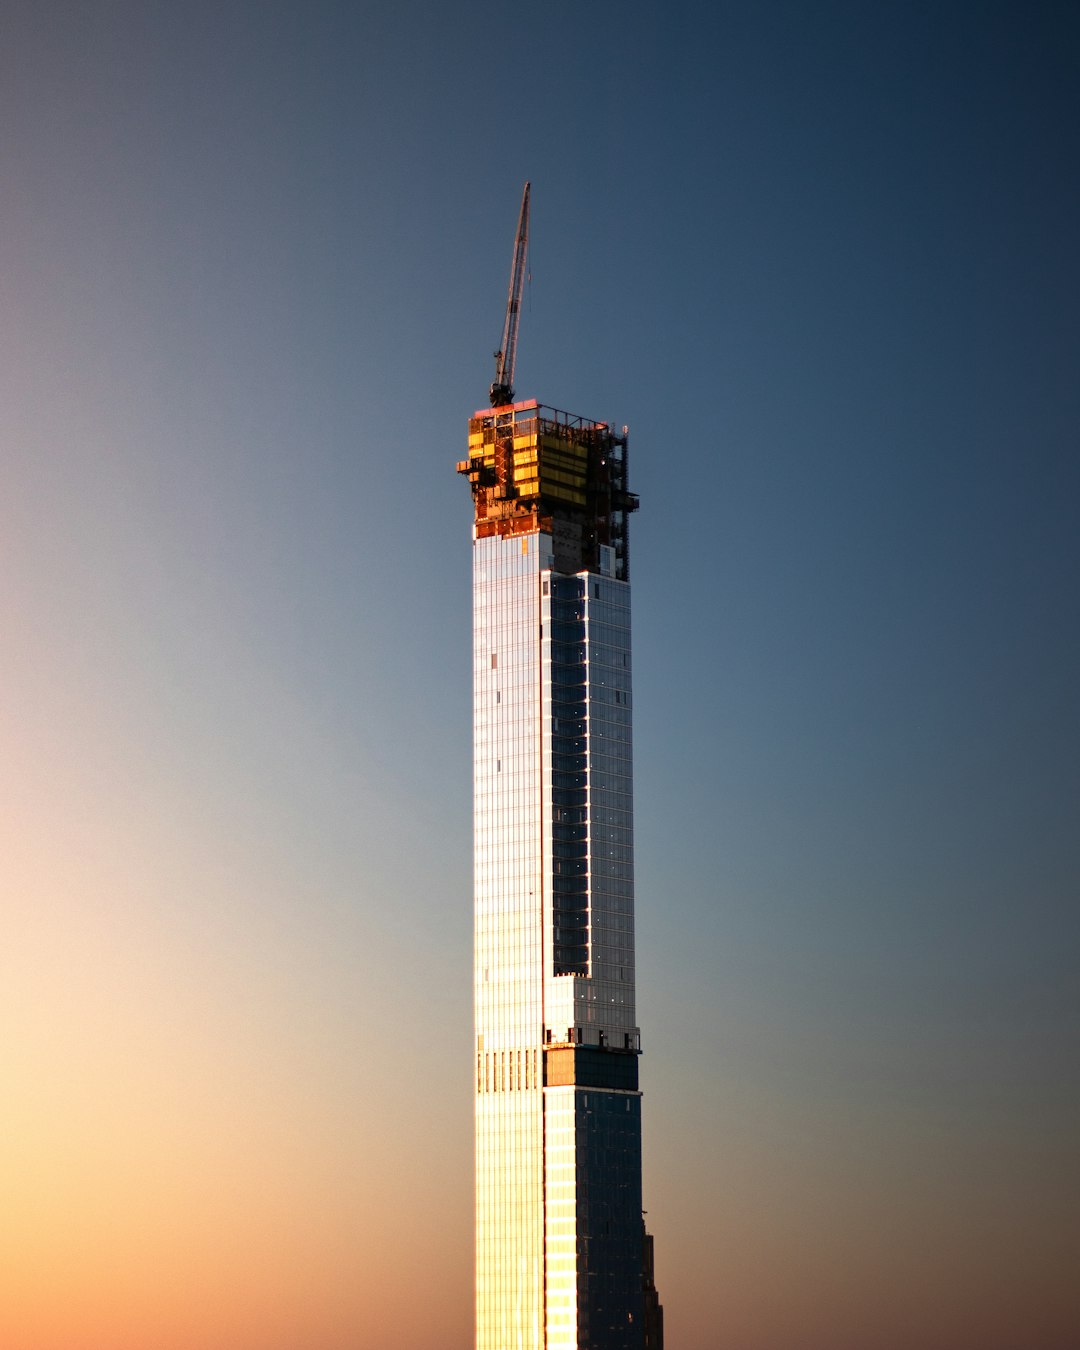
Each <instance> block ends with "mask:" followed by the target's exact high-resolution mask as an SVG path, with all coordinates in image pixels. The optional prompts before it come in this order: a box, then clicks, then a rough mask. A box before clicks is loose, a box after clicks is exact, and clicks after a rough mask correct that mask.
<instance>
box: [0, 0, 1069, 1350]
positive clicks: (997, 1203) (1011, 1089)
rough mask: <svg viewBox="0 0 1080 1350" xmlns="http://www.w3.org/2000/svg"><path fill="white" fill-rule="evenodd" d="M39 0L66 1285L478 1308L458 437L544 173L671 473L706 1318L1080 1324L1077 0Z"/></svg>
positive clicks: (25, 985) (656, 547) (47, 1258)
mask: <svg viewBox="0 0 1080 1350" xmlns="http://www.w3.org/2000/svg"><path fill="white" fill-rule="evenodd" d="M0 31H2V37H3V40H2V42H0V53H2V54H0V63H2V71H0V117H2V121H3V125H4V127H5V136H4V143H3V146H2V148H0V163H2V165H3V179H4V183H5V192H4V195H3V206H2V207H0V210H2V212H3V217H4V223H3V229H2V231H0V256H2V258H3V267H2V268H0V286H2V290H3V321H2V323H0V344H2V346H0V380H2V388H0V457H2V461H3V468H4V477H5V480H6V490H5V493H4V505H3V506H2V508H0V520H2V525H3V534H2V538H3V548H4V567H3V571H4V582H3V586H2V589H0V612H2V614H3V618H4V624H5V631H6V632H7V633H8V634H9V645H8V650H7V653H6V656H5V660H4V666H3V672H4V688H5V698H4V700H3V703H4V709H5V711H4V714H3V720H2V722H0V752H2V754H3V757H4V762H5V764H6V765H7V766H8V768H9V773H8V774H7V775H5V778H6V782H5V787H4V794H5V802H6V805H5V809H4V811H3V813H2V814H3V816H4V817H5V820H6V822H7V823H6V825H4V826H3V835H4V840H3V847H4V849H5V852H6V854H7V856H8V857H9V859H10V868H9V869H8V876H7V880H6V882H5V883H4V885H5V890H9V892H10V895H9V900H8V901H7V902H5V908H8V907H9V906H10V908H9V912H10V914H11V916H12V919H11V930H10V931H11V941H10V942H9V943H6V944H5V946H6V949H7V950H6V952H5V954H4V955H3V956H2V957H0V967H7V968H6V969H4V970H3V979H4V987H5V988H6V989H7V990H8V1006H9V1010H10V1013H11V1018H12V1021H11V1025H12V1027H13V1028H14V1034H13V1035H12V1036H11V1037H10V1038H9V1039H8V1049H7V1053H6V1059H7V1061H8V1062H7V1063H6V1065H5V1068H4V1071H5V1073H6V1074H7V1075H8V1081H9V1082H10V1083H11V1084H12V1085H13V1086H12V1092H11V1096H10V1100H11V1102H12V1103H13V1106H12V1108H11V1110H12V1112H13V1117H12V1119H13V1122H14V1123H13V1127H12V1128H13V1135H12V1137H13V1138H14V1140H15V1145H16V1146H15V1148H14V1150H12V1152H11V1154H10V1157H11V1162H10V1163H9V1164H7V1166H9V1167H10V1168H11V1175H10V1176H9V1177H8V1178H7V1183H8V1185H9V1188H10V1189H11V1191H12V1193H13V1194H14V1195H15V1196H16V1214H17V1222H16V1223H15V1225H13V1233H14V1234H15V1236H14V1237H13V1238H12V1239H11V1242H12V1244H13V1247H12V1252H13V1253H14V1255H12V1254H10V1253H9V1255H10V1256H11V1259H12V1260H13V1261H14V1262H15V1264H14V1267H13V1268H14V1269H15V1270H16V1272H17V1276H16V1279H15V1281H14V1284H13V1290H14V1292H13V1293H12V1294H11V1296H10V1297H9V1298H8V1300H7V1303H6V1304H5V1303H2V1302H0V1333H3V1334H0V1340H4V1341H5V1343H11V1344H12V1345H15V1346H18V1347H19V1350H54V1348H55V1350H61V1347H62V1348H63V1350H98V1347H100V1348H101V1350H105V1347H108V1348H109V1350H117V1347H121V1346H124V1345H126V1344H129V1343H130V1344H131V1345H133V1346H135V1345H140V1346H145V1345H146V1344H147V1343H148V1342H147V1340H146V1334H147V1332H146V1328H147V1327H148V1326H151V1325H152V1326H153V1327H154V1328H155V1335H156V1336H157V1338H158V1341H157V1343H158V1344H159V1345H160V1347H161V1350H171V1348H172V1347H173V1346H174V1345H175V1346H177V1347H179V1346H181V1345H183V1346H184V1347H185V1348H186V1350H198V1348H199V1347H206V1350H213V1348H214V1347H218V1346H222V1345H224V1344H228V1345H229V1348H230V1350H244V1348H245V1347H247V1346H250V1347H251V1350H290V1347H292V1346H294V1345H296V1344H300V1343H303V1344H304V1345H306V1346H310V1347H311V1350H338V1347H344V1346H350V1347H356V1346H361V1347H362V1346H367V1345H371V1346H375V1345H381V1344H385V1340H384V1337H385V1335H386V1334H387V1332H386V1328H387V1327H390V1326H393V1327H394V1328H395V1336H396V1338H397V1339H396V1343H397V1344H398V1345H400V1346H402V1347H403V1350H411V1347H413V1346H415V1347H421V1346H429V1345H432V1344H436V1343H438V1344H445V1345H448V1346H449V1345H461V1346H464V1345H466V1344H467V1343H468V1340H469V1335H470V1332H469V1325H470V1300H471V1293H470V1281H471V1275H470V1268H469V1253H468V1248H469V1242H470V1234H471V1198H470V1182H469V1167H470V1158H471V1119H470V1099H469V1081H470V1080H469V1073H468V1069H467V1066H468V1063H469V1062H470V1061H469V1035H470V1029H469V991H470V960H471V957H470V896H469V892H470V857H469V849H470V831H469V800H470V781H469V706H470V704H469V687H468V678H469V676H468V670H469V665H468V644H469V633H468V624H469V594H468V586H469V524H470V508H469V501H468V494H467V492H466V490H465V488H464V485H463V484H462V482H461V481H460V480H459V479H457V478H456V476H455V474H454V472H453V466H454V462H455V461H456V460H457V459H458V458H460V457H461V454H462V448H463V445H464V438H465V424H466V419H467V417H468V415H469V414H470V413H471V412H472V410H473V409H474V408H477V407H479V406H481V405H482V404H483V403H484V401H485V397H486V391H487V387H488V384H489V382H490V380H491V376H492V361H491V353H492V351H493V349H494V347H495V346H496V345H497V343H498V341H499V335H500V331H501V323H502V309H503V305H504V302H505V290H506V281H507V275H508V270H509V264H510V253H511V245H512V239H513V227H514V222H515V218H516V211H517V206H518V202H519V200H520V193H521V185H522V183H523V182H524V180H525V179H526V178H529V179H531V181H532V184H533V216H532V246H531V254H530V272H531V279H530V283H529V286H528V288H527V291H526V298H525V304H524V311H523V319H522V335H521V342H520V347H519V355H518V381H517V385H518V390H519V393H520V394H521V396H524V397H530V396H536V397H538V398H540V399H541V400H542V401H543V402H545V403H549V404H553V405H555V406H558V407H562V408H566V409H569V410H571V411H574V412H578V413H581V414H584V415H587V416H591V417H596V418H602V419H605V420H609V421H611V422H613V423H617V424H620V425H621V424H623V423H627V424H629V427H630V434H631V442H630V444H631V455H632V465H633V478H634V483H633V485H634V487H635V488H636V490H637V491H638V492H639V493H640V495H641V498H642V510H641V512H640V513H639V515H638V516H636V517H635V518H634V521H633V569H634V592H635V716H636V770H637V845H638V874H639V875H638V881H639V949H640V965H639V972H638V977H639V1004H640V1013H641V1021H642V1029H643V1038H644V1046H645V1051H646V1054H645V1058H644V1061H643V1069H642V1076H643V1086H644V1090H645V1128H646V1144H645V1147H646V1194H647V1200H646V1203H647V1205H648V1206H649V1211H650V1224H651V1226H652V1227H653V1229H654V1231H655V1233H656V1235H657V1278H658V1282H659V1284H660V1287H661V1294H662V1296H663V1298H664V1301H665V1303H666V1305H667V1309H668V1327H669V1332H670V1335H671V1336H672V1339H673V1341H677V1342H678V1343H679V1344H680V1345H682V1346H683V1347H684V1350H708V1348H709V1347H712V1346H714V1345H720V1344H723V1345H725V1346H729V1347H732V1350H785V1348H786V1347H793V1346H798V1347H800V1350H817V1347H821V1350H846V1348H847V1347H851V1350H855V1348H856V1347H858V1350H901V1347H907V1346H910V1345H912V1344H918V1345H920V1346H923V1347H927V1348H928V1350H968V1347H971V1348H972V1350H975V1348H976V1347H978V1350H1011V1348H1012V1347H1015V1346H1018V1345H1021V1344H1022V1345H1023V1346H1024V1347H1025V1350H1061V1347H1063V1346H1064V1345H1066V1344H1071V1343H1072V1342H1073V1341H1074V1340H1075V1339H1076V1336H1077V1335H1078V1334H1080V1332H1078V1328H1080V1309H1078V1307H1077V1302H1076V1295H1075V1293H1074V1291H1073V1289H1072V1283H1073V1278H1074V1274H1075V1252H1076V1243H1077V1233H1076V1227H1075V1212H1076V1201H1077V1198H1078V1196H1077V1190H1078V1187H1077V1181H1078V1177H1077V1165H1076V1158H1075V1139H1076V1131H1077V1126H1078V1125H1080V1120H1078V1106H1080V1103H1078V1100H1077V1094H1076V1088H1075V1077H1076V1075H1075V1065H1076V1054H1077V1049H1078V1048H1080V1047H1078V1045H1077V1041H1078V1016H1077V994H1076V968H1077V956H1078V955H1080V952H1078V946H1080V943H1078V937H1080V934H1078V920H1077V910H1076V895H1077V879H1078V870H1080V869H1078V863H1080V858H1078V845H1077V829H1076V823H1075V822H1076V817H1077V805H1078V795H1080V794H1078V782H1077V768H1076V766H1077V763H1078V760H1080V755H1078V750H1080V746H1078V744H1077V741H1078V736H1077V718H1076V693H1075V691H1076V688H1077V676H1078V673H1080V672H1078V669H1077V667H1078V655H1080V653H1078V625H1077V606H1076V576H1077V564H1078V562H1080V559H1078V557H1077V553H1078V549H1077V542H1076V539H1077V530H1076V503H1077V487H1078V481H1077V480H1078V472H1077V461H1076V443H1077V426H1078V422H1080V394H1078V382H1077V377H1076V371H1077V357H1078V355H1080V329H1078V320H1077V315H1078V313H1080V306H1078V300H1080V263H1078V254H1077V248H1076V239H1077V232H1078V224H1080V211H1078V206H1080V201H1078V197H1080V188H1078V183H1080V174H1078V169H1080V163H1078V160H1080V131H1078V128H1080V116H1078V114H1080V107H1078V103H1080V80H1078V75H1080V23H1078V20H1077V14H1076V11H1075V9H1074V8H1073V7H1071V6H1067V5H1052V4H1030V5H1024V6H1020V5H1016V4H978V5H975V4H946V5H939V6H924V5H916V4H885V5H878V6H873V7H870V6H862V5H853V4H850V5H849V4H839V3H825V4H821V5H818V6H814V7H811V6H808V5H800V4H794V3H793V4H761V5H754V6H747V5H743V6H735V5H729V4H716V5H712V6H708V7H704V6H700V5H693V4H691V5H684V6H681V7H679V8H678V9H672V10H669V11H665V10H662V9H661V8H660V7H659V6H655V5H646V4H637V3H627V4H620V5H614V4H603V3H596V4H591V5H569V4H564V3H555V4H549V5H546V6H516V7H507V6H495V5H479V4H472V5H465V6H455V7H450V6H435V5H420V4H409V3H405V4H401V5H396V6H393V7H391V6H388V5H383V4H354V5H346V4H329V3H324V4H318V3H317V4H308V5H304V6H299V5H296V4H292V3H280V4H261V5H256V4H245V3H225V4H217V5H200V4H185V5H182V6H181V5H176V4H166V3H159V4H125V3H117V4H110V5H94V4H76V3H57V4H55V5H52V6H49V7H41V6H37V5H30V4H23V3H12V4H9V5H8V6H7V8H6V10H5V15H4V18H3V20H2V30H0ZM87 1122H89V1124H87ZM88 1141H89V1142H88ZM41 1178H51V1181H50V1182H49V1185H48V1186H45V1185H44V1184H43V1183H42V1181H41ZM238 1178H239V1180H238ZM178 1195H181V1196H183V1202H182V1204H181V1205H180V1209H181V1210H182V1212H183V1215H184V1220H183V1223H182V1224H180V1223H179V1222H178V1221H175V1220H170V1217H169V1216H175V1214H176V1213H177V1196H178ZM72 1216H75V1219H76V1220H77V1221H74V1222H73V1219H72ZM148 1232H152V1233H153V1234H154V1238H153V1241H148V1240H147V1236H146V1235H147V1233H148ZM58 1233H60V1234H61V1235H63V1234H66V1236H58ZM102 1234H111V1235H112V1236H111V1237H107V1238H105V1237H102V1236H101V1235H102ZM184 1234H187V1235H188V1236H187V1237H185V1236H184ZM210 1234H212V1236H208V1235H210ZM31 1235H32V1236H31ZM253 1243H254V1244H256V1245H258V1244H261V1245H258V1250H259V1251H260V1253H261V1256H260V1260H259V1262H257V1263H254V1264H253V1263H252V1262H251V1261H248V1262H247V1263H246V1264H245V1263H243V1262H239V1263H238V1258H237V1253H238V1252H248V1253H250V1252H251V1251H252V1249H253V1248H252V1244H253ZM16 1256H17V1257H18V1259H17V1260H16V1259H15V1257H16ZM418 1264H419V1265H420V1266H422V1268H423V1270H424V1271H425V1287H426V1288H427V1290H428V1294H427V1296H426V1297H425V1298H423V1299H417V1297H416V1270H417V1267H418ZM256 1266H257V1269H256ZM165 1268H169V1269H173V1270H178V1271H180V1272H182V1273H183V1277H184V1279H186V1280H187V1287H198V1288H200V1289H202V1290H203V1291H204V1293H206V1297H205V1299H204V1302H205V1305H206V1308H207V1311H206V1313H205V1315H204V1316H203V1318H202V1320H201V1321H192V1320H191V1319H192V1316H193V1314H192V1313H191V1312H190V1309H189V1308H187V1307H186V1305H185V1301H184V1299H183V1298H182V1297H181V1295H180V1294H179V1293H178V1292H177V1290H175V1289H172V1286H171V1285H170V1284H169V1282H168V1281H167V1280H165V1279H164V1276H163V1275H162V1271H163V1269H165ZM241 1268H242V1269H241ZM133 1272H134V1273H133ZM177 1278H178V1279H179V1278H180V1277H179V1276H178V1277H177ZM271 1287H272V1288H273V1290H274V1291H275V1292H274V1298H273V1299H271V1300H268V1299H267V1298H266V1289H267V1288H271ZM45 1290H48V1291H51V1293H50V1294H49V1296H47V1297H46V1296H45V1294H44V1293H43V1291H45ZM95 1291H96V1292H95ZM206 1291H209V1292H208V1293H207V1292H206ZM268 1309H272V1314H273V1315H271V1311H268ZM5 1319H7V1321H8V1323H9V1325H8V1327H7V1328H6V1329H5ZM65 1319H66V1320H65ZM73 1328H79V1330H78V1331H77V1332H76V1331H74V1330H73ZM80 1337H81V1338H82V1339H81V1341H80V1340H79V1338H80Z"/></svg>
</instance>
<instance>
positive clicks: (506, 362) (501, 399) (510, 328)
mask: <svg viewBox="0 0 1080 1350" xmlns="http://www.w3.org/2000/svg"><path fill="white" fill-rule="evenodd" d="M529 187H530V184H529V183H526V184H525V191H524V192H523V193H522V194H521V214H520V215H519V216H518V226H517V238H516V240H515V241H514V262H513V266H512V267H511V268H510V291H509V293H508V295H507V297H506V322H505V323H504V324H503V336H502V346H501V347H500V348H499V350H498V351H497V352H496V353H495V382H494V384H493V385H492V386H491V406H492V407H493V408H500V407H502V406H503V404H505V403H513V401H514V358H515V356H516V355H517V335H518V320H519V319H520V317H521V291H522V288H523V286H524V285H525V254H526V253H527V252H528V248H529Z"/></svg>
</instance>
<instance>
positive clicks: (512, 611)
mask: <svg viewBox="0 0 1080 1350" xmlns="http://www.w3.org/2000/svg"><path fill="white" fill-rule="evenodd" d="M553 563H554V548H553V543H552V539H551V536H550V535H548V534H545V533H542V532H539V531H538V532H535V533H523V534H516V535H509V536H498V535H490V536H487V537H482V538H478V539H476V541H475V543H474V588H473V602H474V615H473V633H474V648H473V674H474V831H475V971H474V980H475V984H474V988H475V1014H476V1346H477V1350H508V1347H514V1348H515V1350H517V1347H521V1350H533V1348H534V1347H535V1350H584V1348H585V1347H595V1348H596V1350H609V1347H610V1350H640V1347H641V1346H642V1344H643V1340H642V1336H643V1312H642V1307H643V1304H642V1236H641V1117H640V1101H639V1097H638V1092H637V1051H638V1049H639V1045H638V1031H637V1027H636V1025H635V1020H634V1016H635V1014H634V933H633V915H634V904H633V811H632V800H631V795H632V766H631V755H630V719H631V687H630V673H631V672H630V619H629V586H628V584H627V583H626V582H625V581H622V580H618V579H616V578H614V577H611V576H605V575H602V574H601V573H599V572H592V571H583V572H579V573H575V574H565V573H560V572H558V571H556V570H555V568H554V566H553Z"/></svg>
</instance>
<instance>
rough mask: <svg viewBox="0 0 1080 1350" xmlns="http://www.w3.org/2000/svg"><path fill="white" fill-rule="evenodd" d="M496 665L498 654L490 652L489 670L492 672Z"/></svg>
mask: <svg viewBox="0 0 1080 1350" xmlns="http://www.w3.org/2000/svg"><path fill="white" fill-rule="evenodd" d="M498 664H499V653H498V652H492V653H491V669H492V670H494V669H495V667H496V666H497V665H498Z"/></svg>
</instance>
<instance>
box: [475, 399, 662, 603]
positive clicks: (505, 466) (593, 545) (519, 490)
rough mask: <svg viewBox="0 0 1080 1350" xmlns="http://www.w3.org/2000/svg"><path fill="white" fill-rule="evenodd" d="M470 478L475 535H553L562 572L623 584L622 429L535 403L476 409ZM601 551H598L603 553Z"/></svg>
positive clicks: (631, 502) (627, 496)
mask: <svg viewBox="0 0 1080 1350" xmlns="http://www.w3.org/2000/svg"><path fill="white" fill-rule="evenodd" d="M457 471H458V473H460V474H463V475H464V476H465V477H467V478H468V480H469V484H470V486H471V488H472V495H473V503H474V506H475V512H476V514H475V534H476V538H478V539H482V538H485V537H487V536H489V535H515V534H530V533H533V532H536V531H541V532H543V533H546V534H550V535H551V536H552V540H553V544H554V555H555V568H556V570H557V571H560V572H580V571H585V570H589V571H594V570H602V571H604V572H607V573H608V574H609V575H612V576H615V577H617V578H619V579H621V580H624V581H625V580H627V579H628V578H629V539H628V531H627V517H628V516H629V514H630V512H631V511H636V510H637V507H638V499H637V497H636V496H635V495H634V494H633V493H632V492H630V491H629V490H628V488H627V481H626V480H627V437H626V429H625V428H623V431H622V434H621V435H617V434H616V433H615V432H614V431H612V429H611V427H610V426H608V424H607V423H606V422H593V421H590V420H589V419H588V418H585V417H575V416H574V415H573V414H571V413H565V412H561V411H560V410H559V409H557V408H549V407H545V406H544V405H543V404H540V403H538V402H537V401H536V400H535V399H529V400H527V401H526V402H524V403H512V404H506V405H504V406H502V407H498V408H483V409H480V410H479V411H478V412H477V413H475V414H474V416H473V417H471V418H470V419H469V447H468V458H467V459H464V460H461V461H460V462H459V463H458V466H457ZM602 549H603V550H605V552H603V553H602V552H601V550H602Z"/></svg>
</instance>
